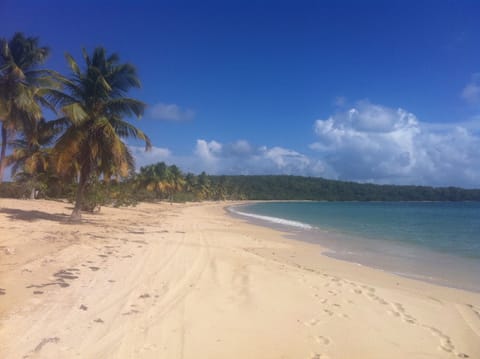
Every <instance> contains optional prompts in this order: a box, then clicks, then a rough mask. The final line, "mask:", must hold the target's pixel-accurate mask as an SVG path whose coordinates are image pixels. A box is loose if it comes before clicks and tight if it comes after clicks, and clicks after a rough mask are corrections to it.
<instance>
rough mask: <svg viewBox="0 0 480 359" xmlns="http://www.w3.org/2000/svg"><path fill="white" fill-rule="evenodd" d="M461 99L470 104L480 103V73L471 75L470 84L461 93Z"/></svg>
mask: <svg viewBox="0 0 480 359" xmlns="http://www.w3.org/2000/svg"><path fill="white" fill-rule="evenodd" d="M462 98H463V99H464V100H466V101H467V102H468V103H470V104H479V103H480V73H476V74H473V75H472V78H471V80H470V83H468V84H467V86H465V87H464V89H463V91H462Z"/></svg>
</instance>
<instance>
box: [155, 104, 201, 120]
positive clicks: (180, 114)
mask: <svg viewBox="0 0 480 359" xmlns="http://www.w3.org/2000/svg"><path fill="white" fill-rule="evenodd" d="M150 116H151V117H152V118H153V119H156V120H166V121H189V120H192V119H193V118H194V117H195V112H194V111H193V110H191V109H188V108H187V109H182V108H181V107H180V106H178V105H175V104H166V103H161V102H160V103H157V104H155V105H153V106H152V108H151V110H150Z"/></svg>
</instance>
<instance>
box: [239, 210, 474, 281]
mask: <svg viewBox="0 0 480 359" xmlns="http://www.w3.org/2000/svg"><path fill="white" fill-rule="evenodd" d="M231 211H232V212H233V213H235V214H236V215H239V216H243V217H245V218H250V219H251V220H254V221H256V222H257V223H263V224H267V225H271V226H280V227H282V229H283V230H288V231H290V232H291V233H292V235H294V236H295V238H296V239H300V240H305V241H309V242H314V243H318V244H320V245H322V246H323V247H324V248H326V249H327V252H326V254H327V255H329V256H331V257H335V258H338V259H342V260H348V261H352V262H356V263H359V264H363V265H367V266H371V267H375V268H378V269H382V270H386V271H389V272H393V273H396V274H399V275H403V276H406V277H410V278H414V279H419V280H424V281H429V282H433V283H437V284H441V285H446V286H451V287H456V288H461V289H467V290H473V291H480V203H479V202H262V203H255V204H249V205H242V206H237V207H233V208H231Z"/></svg>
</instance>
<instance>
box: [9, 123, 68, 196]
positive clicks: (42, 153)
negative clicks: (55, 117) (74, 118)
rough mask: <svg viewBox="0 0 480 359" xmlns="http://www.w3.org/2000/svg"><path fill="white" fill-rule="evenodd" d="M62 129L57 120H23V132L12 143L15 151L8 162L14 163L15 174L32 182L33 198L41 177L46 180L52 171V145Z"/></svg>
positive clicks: (13, 170)
mask: <svg viewBox="0 0 480 359" xmlns="http://www.w3.org/2000/svg"><path fill="white" fill-rule="evenodd" d="M60 131H62V126H61V124H59V122H57V121H50V122H47V121H46V120H45V119H44V118H41V119H40V120H39V121H37V120H35V119H32V118H30V120H29V121H23V128H22V132H21V134H20V136H19V137H18V138H17V139H16V140H15V141H13V143H12V146H13V153H12V154H11V155H10V156H8V157H7V161H6V162H7V164H8V165H12V175H13V176H15V177H17V178H22V179H24V180H27V181H28V182H29V183H31V187H32V188H31V191H32V192H31V193H32V194H31V196H30V198H32V199H33V198H34V197H35V195H34V194H35V190H36V188H37V186H38V184H39V182H41V181H40V179H41V178H42V177H43V179H44V180H46V177H48V175H49V174H51V173H52V171H51V166H50V164H51V153H52V148H51V146H52V145H53V142H54V140H55V138H56V137H57V136H58V134H59V133H60Z"/></svg>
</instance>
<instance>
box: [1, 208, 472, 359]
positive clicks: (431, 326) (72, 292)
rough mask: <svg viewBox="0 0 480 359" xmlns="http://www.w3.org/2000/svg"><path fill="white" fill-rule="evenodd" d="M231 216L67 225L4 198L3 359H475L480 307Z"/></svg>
mask: <svg viewBox="0 0 480 359" xmlns="http://www.w3.org/2000/svg"><path fill="white" fill-rule="evenodd" d="M235 203H240V202H235ZM232 204H233V203H187V204H173V205H170V204H167V203H158V204H144V203H142V204H140V205H138V206H137V207H134V208H121V209H115V208H102V210H101V212H100V213H99V214H95V215H92V214H86V215H85V221H84V223H83V224H81V225H72V224H67V223H65V221H64V220H65V219H66V218H67V217H68V213H69V211H70V209H69V207H70V205H69V204H65V203H59V202H50V201H41V200H39V201H21V200H5V199H0V227H1V229H2V233H5V234H6V235H4V236H2V238H1V239H0V247H1V251H0V256H1V257H0V259H1V262H0V263H1V264H2V265H1V266H0V289H2V290H3V294H2V295H0V355H1V356H2V358H17V357H24V356H25V357H31V358H55V357H75V356H80V357H84V358H95V357H106V358H110V357H112V358H132V357H135V358H159V357H163V358H244V357H250V358H278V357H284V358H292V359H293V358H311V359H313V358H315V359H317V358H322V359H323V358H330V359H334V358H353V357H354V358H359V359H363V358H365V359H367V358H368V359H372V358H373V359H375V358H378V359H380V358H382V359H383V358H387V357H388V358H399V359H400V358H406V357H409V358H419V359H420V358H425V357H428V356H430V357H436V358H477V357H480V294H478V293H474V292H469V291H463V290H458V289H454V288H448V287H441V286H438V285H433V284H429V283H424V282H420V281H415V280H412V279H409V278H404V277H399V276H395V275H392V274H390V273H387V272H382V271H379V270H376V269H372V268H368V267H365V266H359V265H355V264H353V263H350V262H345V261H341V260H337V259H332V258H329V257H327V256H325V255H323V254H322V253H320V251H318V245H314V244H311V243H306V242H300V241H297V240H293V239H291V238H288V237H286V236H288V233H287V232H285V231H279V230H275V229H272V228H268V227H264V226H258V225H253V224H251V223H248V222H247V221H246V220H244V219H238V218H234V217H232V216H230V215H228V212H227V209H226V207H227V206H230V205H232ZM39 292H41V293H39ZM18 333H22V335H18Z"/></svg>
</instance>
